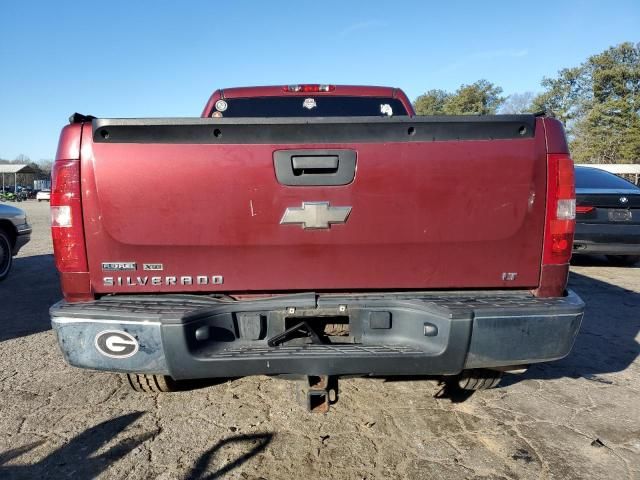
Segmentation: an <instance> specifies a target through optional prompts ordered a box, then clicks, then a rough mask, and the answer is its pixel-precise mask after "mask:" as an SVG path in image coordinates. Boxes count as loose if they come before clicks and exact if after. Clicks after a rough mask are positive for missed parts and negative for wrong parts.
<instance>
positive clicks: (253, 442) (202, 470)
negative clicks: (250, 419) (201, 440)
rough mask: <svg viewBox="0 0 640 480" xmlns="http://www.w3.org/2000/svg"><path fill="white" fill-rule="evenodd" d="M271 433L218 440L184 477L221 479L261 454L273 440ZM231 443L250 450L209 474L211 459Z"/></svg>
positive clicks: (198, 479) (191, 479)
mask: <svg viewBox="0 0 640 480" xmlns="http://www.w3.org/2000/svg"><path fill="white" fill-rule="evenodd" d="M273 436H274V435H273V433H257V434H250V435H235V436H233V437H229V438H226V439H224V440H220V441H219V442H218V443H216V444H215V445H214V446H213V447H211V448H210V449H209V450H207V451H206V452H204V453H203V454H202V455H200V458H198V460H197V461H196V464H195V465H194V466H193V468H192V469H191V471H190V472H189V474H188V475H187V476H186V478H187V479H188V480H205V479H206V480H213V479H215V478H223V477H224V476H225V475H226V474H227V473H229V472H230V471H231V470H233V469H235V468H237V467H239V466H240V465H242V464H243V463H245V462H246V461H247V460H249V459H250V458H252V457H254V456H256V455H257V454H259V453H260V452H262V451H263V450H264V449H265V448H267V445H269V444H270V443H271V440H273ZM233 443H239V444H247V445H248V446H250V447H251V448H250V449H249V450H247V451H246V453H243V454H241V455H240V456H238V457H237V458H235V460H233V461H231V462H229V463H226V465H224V466H223V467H221V468H219V469H217V470H215V471H214V472H209V471H208V470H209V467H210V465H211V461H212V459H213V458H214V457H215V456H216V453H218V451H219V450H221V449H223V448H225V447H227V446H228V445H231V444H233Z"/></svg>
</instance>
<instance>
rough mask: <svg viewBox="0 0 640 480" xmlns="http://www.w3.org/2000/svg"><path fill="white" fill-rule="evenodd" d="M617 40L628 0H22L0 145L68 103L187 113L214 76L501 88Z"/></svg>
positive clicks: (1, 153) (222, 81)
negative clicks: (484, 82)
mask: <svg viewBox="0 0 640 480" xmlns="http://www.w3.org/2000/svg"><path fill="white" fill-rule="evenodd" d="M623 41H633V42H638V41H640V1H638V0H632V1H608V2H605V1H560V0H555V1H546V0H538V1H536V2H524V3H523V2H514V1H508V2H507V1H505V2H491V1H477V0H476V1H468V2H464V1H448V2H433V3H432V2H428V1H426V0H425V1H408V0H405V1H403V2H401V1H395V2H388V1H387V2H383V1H380V2H377V1H373V0H371V1H346V0H343V1H332V0H316V1H313V2H306V1H303V0H298V1H291V0H288V1H275V0H273V1H266V0H265V1H257V0H255V1H241V0H238V1H213V0H210V1H191V2H187V1H185V2H177V1H171V2H170V1H161V0H157V1H153V2H152V1H128V2H126V1H122V2H120V1H116V0H110V1H108V2H96V1H86V2H82V3H80V2H66V1H61V0H58V1H47V2H45V1H42V2H33V1H28V0H23V1H12V2H8V1H7V2H2V3H1V6H0V158H8V159H13V158H15V157H16V156H17V155H18V154H21V153H22V154H25V155H28V156H29V157H31V159H33V160H39V159H47V158H49V159H50V158H53V156H54V155H55V149H56V144H57V138H58V134H59V131H60V128H61V127H62V126H63V125H64V124H65V123H66V119H67V118H68V116H69V114H71V113H73V112H75V111H78V112H81V113H90V114H93V115H97V116H102V117H136V116H141V117H145V116H197V115H199V113H200V111H201V109H202V106H203V105H204V102H205V101H206V99H207V98H208V96H209V95H210V93H211V92H212V91H213V90H214V89H216V88H218V87H231V86H243V85H262V84H288V83H298V82H299V83H304V82H308V83H342V84H350V83H354V84H373V85H390V86H397V87H401V88H403V89H404V90H405V91H406V92H407V94H408V95H409V96H410V97H411V98H412V99H414V98H415V97H416V96H417V95H419V94H420V93H422V92H424V91H426V90H428V89H431V88H442V89H446V90H454V89H456V88H457V87H458V86H459V85H460V84H462V83H471V82H474V81H475V80H478V79H481V78H486V79H487V80H489V81H492V82H494V83H496V84H498V85H500V86H501V87H502V88H503V89H504V91H505V93H507V94H510V93H515V92H524V91H539V90H540V80H541V79H542V77H543V76H550V75H554V74H555V73H556V72H557V71H558V70H559V69H561V68H563V67H569V66H575V65H578V64H579V63H581V62H582V61H583V60H584V59H586V57H588V56H589V55H591V54H594V53H598V52H600V51H602V50H604V49H605V48H607V47H609V46H612V45H615V44H618V43H621V42H623Z"/></svg>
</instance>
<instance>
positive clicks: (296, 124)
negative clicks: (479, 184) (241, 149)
mask: <svg viewBox="0 0 640 480" xmlns="http://www.w3.org/2000/svg"><path fill="white" fill-rule="evenodd" d="M534 135H535V117H534V116H533V115H487V116H472V115H459V116H424V117H411V118H407V117H404V118H403V117H391V118H379V117H335V118H311V119H309V118H134V119H110V118H100V119H95V120H93V141H94V142H95V143H158V144H287V143H298V144H299V143H376V142H433V141H451V140H455V141H463V140H513V139H521V138H533V136H534Z"/></svg>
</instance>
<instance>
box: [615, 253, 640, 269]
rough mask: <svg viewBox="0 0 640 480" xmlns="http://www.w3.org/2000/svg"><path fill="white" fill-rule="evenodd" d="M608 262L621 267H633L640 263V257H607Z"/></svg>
mask: <svg viewBox="0 0 640 480" xmlns="http://www.w3.org/2000/svg"><path fill="white" fill-rule="evenodd" d="M607 260H609V263H611V264H612V265H617V266H620V267H632V266H633V265H635V264H636V263H638V262H640V255H607Z"/></svg>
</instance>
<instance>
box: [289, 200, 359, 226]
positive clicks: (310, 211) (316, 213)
mask: <svg viewBox="0 0 640 480" xmlns="http://www.w3.org/2000/svg"><path fill="white" fill-rule="evenodd" d="M350 213H351V207H332V206H331V205H329V202H302V207H289V208H287V209H286V210H285V211H284V215H283V216H282V220H280V225H292V224H298V223H299V224H301V226H302V228H304V229H305V230H306V229H319V228H329V227H330V226H331V224H332V223H345V222H346V221H347V218H348V217H349V214H350Z"/></svg>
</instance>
